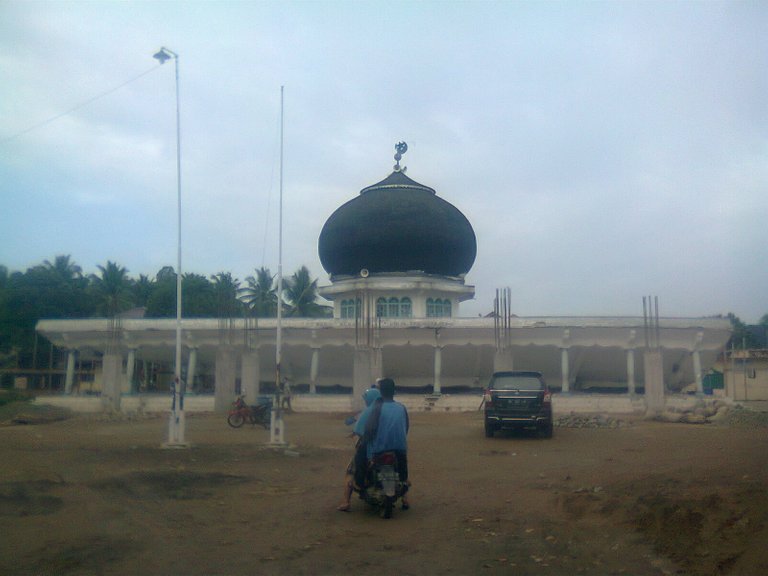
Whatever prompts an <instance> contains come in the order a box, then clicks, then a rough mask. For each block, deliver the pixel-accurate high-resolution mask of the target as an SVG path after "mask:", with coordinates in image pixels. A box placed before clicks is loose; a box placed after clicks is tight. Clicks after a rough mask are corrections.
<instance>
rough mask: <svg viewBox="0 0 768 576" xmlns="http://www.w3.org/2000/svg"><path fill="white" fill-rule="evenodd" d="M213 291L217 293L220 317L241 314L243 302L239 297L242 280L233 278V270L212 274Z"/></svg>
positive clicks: (231, 316)
mask: <svg viewBox="0 0 768 576" xmlns="http://www.w3.org/2000/svg"><path fill="white" fill-rule="evenodd" d="M211 280H213V291H214V293H215V295H216V309H217V316H218V317H219V318H234V317H235V316H239V314H238V312H240V310H241V305H242V303H241V302H240V301H239V300H238V299H237V294H238V292H239V291H240V281H239V280H238V279H237V278H232V273H231V272H219V273H218V274H214V275H213V276H211Z"/></svg>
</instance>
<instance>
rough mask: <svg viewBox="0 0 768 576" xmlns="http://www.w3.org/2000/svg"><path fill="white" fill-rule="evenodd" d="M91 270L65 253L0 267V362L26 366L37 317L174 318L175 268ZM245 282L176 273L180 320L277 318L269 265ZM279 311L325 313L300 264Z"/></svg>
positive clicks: (225, 274)
mask: <svg viewBox="0 0 768 576" xmlns="http://www.w3.org/2000/svg"><path fill="white" fill-rule="evenodd" d="M97 268H98V273H96V274H91V275H88V276H84V275H83V272H82V268H81V267H80V266H79V265H78V264H76V263H75V262H74V261H73V260H72V258H71V257H70V256H69V255H58V256H56V257H55V258H54V259H53V261H49V260H45V261H44V262H43V263H42V264H39V265H37V266H33V267H31V268H29V269H27V270H26V272H9V270H8V268H7V267H6V266H2V265H0V366H6V365H8V366H11V365H12V366H14V367H15V366H18V367H20V368H28V367H31V365H32V351H33V349H34V346H35V326H36V325H37V322H38V321H39V320H42V319H56V318H93V317H113V316H116V315H119V314H120V313H121V312H123V311H125V310H128V309H130V308H131V307H135V306H141V307H144V308H145V309H146V310H145V317H147V318H175V317H176V272H175V271H174V269H173V267H171V266H164V267H163V268H161V269H160V270H159V271H158V272H157V274H156V276H155V278H154V279H151V278H150V277H148V276H145V275H140V276H139V278H138V280H134V279H132V278H131V277H130V276H129V275H128V269H127V268H125V267H124V266H121V265H120V264H118V263H116V262H112V261H111V260H110V261H107V263H106V264H105V265H103V266H101V265H99V266H98V267H97ZM246 284H247V285H246V286H245V287H241V286H240V281H239V280H238V279H237V278H234V277H233V276H232V274H231V273H229V272H219V273H217V274H214V275H213V276H211V277H210V279H209V278H207V277H206V276H203V275H200V274H184V276H183V277H182V298H183V302H182V314H183V316H184V317H185V318H237V317H241V316H242V314H243V312H244V308H245V307H247V308H248V309H249V311H250V313H251V314H253V315H255V316H258V317H275V316H276V315H277V303H278V297H277V289H276V287H275V286H274V276H273V275H272V274H271V273H270V271H269V269H268V268H265V267H261V268H260V269H258V270H256V275H255V276H249V277H248V278H246ZM284 298H285V301H286V302H287V305H286V307H285V308H284V310H285V311H286V314H288V315H292V316H311V317H319V316H330V315H331V314H330V311H331V309H330V308H329V307H323V306H319V305H318V304H317V303H316V301H315V300H316V298H317V280H314V281H313V280H312V279H311V278H310V274H309V270H308V269H307V268H306V266H302V267H301V268H300V269H299V270H297V271H296V273H295V274H294V275H293V276H292V277H290V278H288V279H287V280H286V282H285V290H284Z"/></svg>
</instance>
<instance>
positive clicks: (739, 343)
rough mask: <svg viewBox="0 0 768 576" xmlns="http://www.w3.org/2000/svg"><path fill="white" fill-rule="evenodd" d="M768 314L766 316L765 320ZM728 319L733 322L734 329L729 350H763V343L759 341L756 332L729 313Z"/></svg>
mask: <svg viewBox="0 0 768 576" xmlns="http://www.w3.org/2000/svg"><path fill="white" fill-rule="evenodd" d="M767 316H768V314H766V315H764V316H763V318H764V319H765V318H766V317H767ZM728 319H729V320H730V321H731V326H732V327H733V333H732V334H731V340H730V341H729V342H728V348H735V349H737V350H749V349H750V348H762V342H760V341H759V339H758V338H757V336H756V335H755V333H754V332H752V331H751V330H750V329H749V327H748V326H747V325H746V324H744V322H742V321H741V319H740V318H739V317H738V316H736V315H735V314H733V313H732V312H729V313H728Z"/></svg>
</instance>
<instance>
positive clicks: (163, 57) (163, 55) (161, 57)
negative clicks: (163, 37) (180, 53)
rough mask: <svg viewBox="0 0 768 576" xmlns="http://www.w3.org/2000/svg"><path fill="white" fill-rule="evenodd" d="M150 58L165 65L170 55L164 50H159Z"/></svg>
mask: <svg viewBox="0 0 768 576" xmlns="http://www.w3.org/2000/svg"><path fill="white" fill-rule="evenodd" d="M152 58H154V59H155V60H157V61H158V62H160V64H165V63H166V62H167V61H168V60H170V59H171V55H170V54H168V52H167V51H166V49H165V48H160V51H159V52H158V53H157V54H155V55H154V56H152Z"/></svg>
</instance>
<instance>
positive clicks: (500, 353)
mask: <svg viewBox="0 0 768 576" xmlns="http://www.w3.org/2000/svg"><path fill="white" fill-rule="evenodd" d="M513 360H514V359H513V357H512V351H511V350H496V353H495V354H494V355H493V371H494V372H501V371H503V370H514V362H513Z"/></svg>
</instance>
